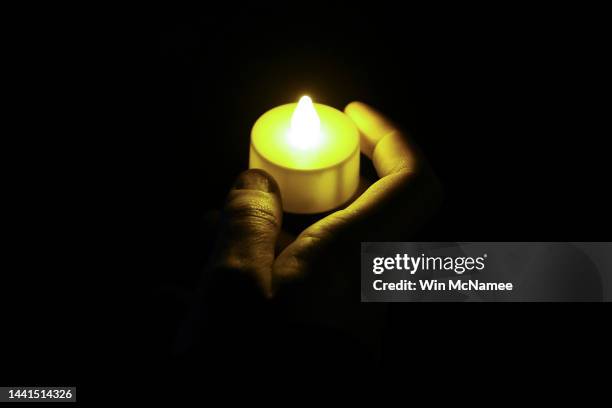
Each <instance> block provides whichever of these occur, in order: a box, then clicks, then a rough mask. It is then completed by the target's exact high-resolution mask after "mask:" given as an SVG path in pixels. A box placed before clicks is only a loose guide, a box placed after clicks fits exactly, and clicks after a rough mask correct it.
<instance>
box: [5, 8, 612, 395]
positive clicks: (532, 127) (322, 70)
mask: <svg viewBox="0 0 612 408" xmlns="http://www.w3.org/2000/svg"><path fill="white" fill-rule="evenodd" d="M353 9H354V8H353ZM353 9H352V10H351V12H349V10H338V9H332V8H331V7H330V6H327V7H324V8H321V7H320V6H313V9H312V10H310V9H287V10H286V12H284V13H278V12H273V11H271V10H268V9H254V8H251V9H242V8H237V9H236V10H233V11H232V12H225V13H220V12H211V11H204V10H198V11H194V10H178V11H177V10H174V9H172V10H170V9H166V8H163V7H157V8H154V9H143V10H140V11H139V12H138V13H136V15H135V16H134V17H130V18H129V19H128V21H127V23H128V25H129V31H130V36H129V40H128V39H127V38H128V37H125V39H124V38H122V39H121V40H119V42H122V43H123V44H122V45H123V47H122V48H121V53H120V55H117V56H115V57H114V58H115V59H114V60H112V64H113V69H114V71H115V72H118V73H119V76H120V82H118V84H119V85H118V86H116V88H112V89H113V94H112V95H110V96H109V97H108V99H104V100H103V101H102V104H101V105H102V106H101V107H100V108H93V105H92V108H93V109H100V111H101V112H102V116H103V118H102V119H99V122H93V123H92V122H89V123H88V124H87V125H85V126H84V127H82V128H81V130H82V131H84V133H87V134H94V133H95V132H97V131H98V130H99V128H104V129H105V132H106V134H107V135H108V139H106V137H103V136H100V137H99V138H95V139H94V145H95V146H92V147H91V149H89V148H88V149H87V150H86V152H87V153H83V152H84V151H85V149H82V148H79V150H78V154H72V152H70V151H66V150H64V149H62V148H60V150H62V154H63V155H62V156H61V157H65V158H75V156H76V158H77V160H78V162H79V163H80V162H82V161H88V160H89V158H90V152H92V151H94V152H95V151H98V149H99V148H100V150H101V145H107V146H106V147H110V148H109V150H110V152H109V153H108V156H107V154H106V152H105V153H104V158H103V159H102V160H101V163H103V165H102V167H101V169H102V171H100V168H98V173H101V174H98V175H101V176H102V181H101V183H102V184H104V185H105V187H109V186H108V184H111V186H110V189H109V193H108V194H109V195H108V196H106V195H105V194H101V193H99V192H98V194H94V195H93V197H92V201H95V202H96V203H95V204H103V205H102V207H103V208H100V209H95V210H94V209H91V210H87V211H85V212H84V213H81V212H78V213H77V211H76V210H74V208H75V207H78V206H79V204H78V203H80V202H81V201H79V200H83V199H82V196H81V195H80V191H81V190H80V188H81V187H83V188H85V187H88V186H93V185H94V182H93V181H92V180H91V179H89V178H88V176H83V175H79V178H78V180H75V181H74V183H73V184H70V185H66V186H64V184H61V186H62V188H58V187H57V184H53V187H50V185H52V183H56V181H57V178H53V177H51V176H48V175H47V176H46V177H48V178H49V179H48V180H47V178H45V177H43V181H41V182H40V183H41V186H42V185H43V184H44V186H45V187H44V188H43V187H40V189H41V191H44V192H45V193H47V194H43V196H45V197H52V198H53V199H54V200H57V201H58V202H56V201H53V203H54V204H52V207H51V209H49V207H46V209H47V210H46V211H45V212H44V214H43V215H41V214H40V213H36V208H37V207H36V206H34V208H33V209H29V208H28V211H30V213H35V214H37V215H36V216H31V219H32V220H34V221H32V222H31V223H30V224H28V225H29V227H30V228H29V229H28V231H25V232H24V230H21V231H20V234H22V235H23V236H24V237H25V239H27V242H28V245H29V248H44V250H43V251H39V252H38V253H39V254H40V258H38V260H37V261H36V262H35V265H31V267H32V268H34V269H36V270H37V272H30V273H29V275H28V277H32V278H33V279H28V278H24V279H18V280H19V283H24V281H27V282H28V283H29V285H30V286H28V289H27V290H26V289H25V287H22V288H20V289H21V290H19V289H11V292H12V293H11V295H12V296H6V297H4V299H7V310H10V312H8V313H9V314H11V315H12V316H13V319H14V322H15V323H14V324H16V325H17V326H16V327H17V328H18V330H15V332H19V330H21V332H22V333H24V334H23V335H18V334H17V335H10V336H7V337H8V339H9V344H10V346H9V347H10V350H13V351H14V355H13V357H16V358H15V360H16V361H15V362H14V364H12V365H11V367H12V370H13V372H14V373H20V374H19V375H18V376H17V377H15V376H13V378H17V379H18V380H17V381H16V382H15V381H12V382H11V383H23V382H24V381H25V382H27V379H31V378H35V379H42V380H40V381H39V380H36V381H35V382H38V383H40V384H42V383H43V380H44V381H51V382H53V383H57V382H60V383H65V384H77V385H79V386H82V387H83V389H85V390H86V392H93V390H95V389H96V387H98V385H97V384H99V380H100V378H101V377H103V378H106V379H108V378H118V377H123V376H130V375H131V374H132V373H134V375H135V379H138V376H139V375H142V374H143V369H144V368H147V369H150V368H151V367H153V368H154V370H153V371H152V372H153V373H158V372H160V373H163V374H161V375H162V377H163V376H164V375H167V374H168V372H167V371H165V369H164V367H166V364H167V363H168V361H170V357H169V356H170V345H171V344H172V341H173V336H174V330H175V328H176V327H177V325H178V323H177V322H178V321H179V319H180V316H181V315H182V313H183V312H184V303H181V302H180V301H178V302H177V293H178V294H179V296H178V298H179V299H180V294H181V293H184V292H185V291H188V290H189V288H190V285H192V283H193V282H194V281H195V279H196V278H197V276H198V275H199V273H200V271H201V268H202V266H203V264H204V262H205V260H206V255H207V249H208V245H209V243H210V239H211V235H212V231H210V230H206V229H202V225H203V223H202V220H203V217H204V216H205V214H206V213H207V211H209V210H211V209H218V208H220V206H221V204H222V202H223V200H224V197H225V194H226V192H227V190H228V188H229V187H230V185H231V183H232V181H233V179H234V178H235V177H236V176H237V175H238V174H239V173H240V172H241V171H242V170H244V169H246V167H247V161H248V144H249V133H250V128H251V126H252V124H253V123H254V121H255V120H256V119H257V118H258V117H259V116H260V115H261V114H262V113H264V112H265V111H266V110H268V109H270V108H272V107H274V106H277V105H280V104H283V103H288V102H293V101H296V100H297V99H298V98H299V96H301V95H302V94H305V93H307V94H309V95H310V96H312V97H313V99H314V100H315V101H317V102H321V103H325V104H328V105H331V106H334V107H336V108H338V109H342V108H343V107H344V106H345V105H346V104H347V103H349V102H350V101H353V100H361V101H364V102H367V103H369V104H371V105H373V106H374V107H376V108H378V109H379V110H380V111H382V112H384V113H386V114H387V115H388V116H389V117H391V118H392V119H393V120H395V121H396V122H397V123H398V124H400V125H401V126H402V127H403V128H404V129H405V130H406V131H408V132H410V133H411V134H412V135H413V137H414V138H415V140H416V141H417V143H418V144H419V145H420V147H421V148H422V149H423V151H424V152H425V154H426V156H427V157H428V159H429V161H430V162H431V164H432V166H433V168H434V170H435V171H436V173H437V174H438V176H439V178H440V179H441V181H442V183H443V186H444V190H445V202H444V204H443V207H442V209H441V210H440V211H439V213H438V214H437V215H436V216H435V217H434V218H433V219H432V220H431V222H430V223H429V224H428V225H427V226H426V227H425V228H424V229H423V230H421V231H420V232H419V233H418V234H417V235H416V236H414V237H413V239H414V240H415V241H419V240H421V241H425V240H429V241H599V240H601V241H603V240H609V231H610V229H609V208H611V207H612V206H611V203H610V198H609V194H608V192H607V190H609V187H608V184H609V175H610V169H609V149H608V147H607V146H608V143H607V139H609V131H608V129H609V124H608V123H605V122H604V121H602V116H603V113H604V109H606V107H607V105H606V104H604V103H602V102H601V97H602V96H606V95H605V94H604V90H603V82H602V80H601V78H602V77H601V74H602V73H603V72H604V71H605V69H604V66H603V63H604V59H605V53H604V52H603V45H602V43H601V42H602V38H604V36H603V26H602V24H601V22H600V21H598V20H597V18H596V13H592V12H577V11H576V10H570V9H567V10H562V9H545V10H536V9H535V8H533V7H529V8H526V9H520V10H519V9H499V10H493V9H486V8H480V7H479V8H473V9H471V8H468V7H466V6H464V7H462V8H461V9H460V10H457V9H451V8H442V7H440V8H439V9H435V10H422V9H418V10H417V9H416V8H415V9H412V8H410V9H408V8H404V9H378V10H372V9H365V10H360V11H359V10H357V11H355V10H353ZM352 11H355V12H352ZM106 30H107V31H105V33H107V32H110V31H112V29H111V28H109V27H107V28H106ZM99 78H100V76H98V75H91V76H89V77H88V78H86V79H85V82H81V83H86V84H87V83H93V82H96V81H98V80H99ZM98 85H99V84H98ZM113 116H118V117H121V118H122V119H125V118H126V117H127V118H128V119H129V125H128V124H127V123H125V124H124V123H121V124H117V125H114V124H113V125H112V126H108V128H109V129H112V130H111V131H109V130H107V124H106V120H105V119H104V118H106V119H109V117H113ZM109 144H110V146H108V145H109ZM61 146H62V147H63V146H64V145H63V144H62V145H61ZM41 155H42V154H41ZM115 157H117V158H115ZM121 159H125V160H122V161H125V162H126V163H127V165H126V171H125V172H124V171H123V169H122V170H120V171H117V170H118V169H117V168H116V161H117V162H118V161H120V160H121ZM53 162H55V161H53ZM44 163H45V164H51V162H50V161H49V159H47V161H45V162H44ZM63 163H65V162H63ZM64 166H67V165H65V164H64V165H63V166H62V171H61V175H64V174H65V173H71V174H72V173H74V172H76V171H73V170H70V169H72V167H70V166H67V167H69V170H65V169H64ZM45 168H47V167H46V166H45ZM106 173H108V177H109V179H108V180H107V179H106ZM117 173H120V174H117ZM54 174H55V173H54ZM110 178H112V180H113V181H110ZM115 179H118V182H117V183H116V185H114V183H115V181H114V180H115ZM97 186H98V184H95V188H97ZM77 187H78V188H77ZM105 191H106V190H105ZM112 194H115V195H112ZM62 197H63V198H62ZM75 197H76V198H75ZM109 197H111V198H109ZM63 200H67V201H68V202H69V203H71V205H68V206H67V205H64V201H63ZM47 202H49V201H47ZM75 203H76V204H75ZM111 208H112V210H118V212H119V213H121V215H122V216H123V217H121V218H117V219H116V220H115V221H116V224H115V223H113V224H110V225H112V230H111V231H108V230H104V232H102V230H103V229H102V228H100V229H99V228H98V224H97V223H98V222H99V221H100V218H103V217H106V216H108V214H107V213H108V212H109V210H110V209H111ZM56 209H58V210H59V209H61V211H52V210H56ZM100 214H102V215H100ZM37 217H38V218H37ZM50 218H52V219H53V222H50V223H49V224H47V223H45V224H38V222H39V220H40V219H43V220H44V221H45V222H49V221H48V220H49V219H50ZM75 218H76V219H75ZM92 219H94V220H95V221H92ZM63 220H66V221H65V222H64V221H63ZM50 227H51V228H50ZM58 227H64V229H63V230H62V233H63V234H67V235H70V239H69V240H68V241H65V242H66V244H64V241H61V242H58V241H57V240H56V235H55V234H54V233H51V232H50V231H54V229H53V228H58ZM66 229H68V231H66ZM91 229H93V230H94V234H93V235H95V236H96V237H95V238H91V239H90V238H89V237H90V236H91V235H92V234H91V231H89V230H91ZM22 235H19V236H20V237H21V236H22ZM41 237H42V239H43V240H44V244H43V245H42V246H37V245H40V243H38V244H36V243H35V244H34V245H32V243H33V242H35V241H36V240H37V239H41ZM74 242H78V243H79V244H80V245H82V246H85V247H86V249H92V248H95V249H96V250H97V252H96V253H95V254H90V253H89V252H87V251H84V250H81V246H79V247H78V248H79V250H78V251H76V252H78V256H77V255H75V256H74V257H72V258H71V260H72V261H71V262H69V264H70V265H68V264H67V263H63V262H62V259H65V257H64V256H63V255H62V254H66V253H70V254H74V253H75V250H74V249H72V250H69V249H68V247H67V246H70V245H72V244H73V243H74ZM60 247H61V248H60ZM70 248H77V246H74V247H70ZM60 249H62V250H60ZM30 252H32V251H30V250H28V251H25V252H24V253H23V255H22V256H21V259H23V260H24V263H22V264H21V265H22V268H23V269H24V270H27V269H28V266H27V265H28V264H27V259H32V258H31V256H32V255H31V253H30ZM34 252H36V251H34ZM115 253H120V254H121V256H122V257H123V256H124V255H127V256H128V257H129V261H128V260H127V257H126V259H125V260H124V259H123V258H122V260H121V261H114V260H111V261H110V262H109V260H108V258H110V257H111V256H112V255H113V254H115ZM355 256H356V257H358V253H356V254H355ZM81 258H82V259H81ZM107 263H108V264H107ZM50 270H52V271H53V273H54V275H52V276H53V279H51V278H50V277H49V275H48V274H47V273H46V272H47V271H50ZM83 275H86V279H82V278H83ZM92 276H93V279H92ZM84 280H86V281H87V282H86V283H84V282H83V281H84ZM5 287H6V288H9V286H8V284H7V285H6V286H5ZM32 288H34V289H32ZM102 288H103V289H102ZM127 288H129V289H127ZM9 289H10V288H9ZM126 289H127V290H126ZM94 291H95V292H96V294H97V293H98V292H103V293H102V295H101V296H100V299H102V301H101V302H100V301H98V299H97V298H96V300H95V301H93V302H92V299H90V295H91V293H93V292H94ZM126 292H127V293H126ZM151 292H152V293H153V296H149V295H150V294H151ZM119 294H121V297H123V295H126V297H127V300H128V301H127V302H126V305H129V306H126V307H125V308H124V307H123V303H121V306H119V303H118V302H119V301H118V299H117V298H118V295H119ZM13 299H17V300H13ZM90 303H95V305H94V309H95V310H96V312H95V316H99V318H100V321H104V322H105V324H104V325H103V326H102V324H101V323H100V322H99V320H98V317H96V318H94V317H93V316H94V315H93V314H90V313H88V312H87V313H85V312H84V311H83V309H84V308H85V306H84V305H89V304H90ZM457 311H459V313H460V314H457V313H458V312H457ZM98 312H101V314H100V315H98ZM406 314H408V315H410V323H409V324H405V321H404V323H402V324H400V325H398V326H397V327H391V329H390V330H391V331H390V332H391V333H392V335H391V336H389V338H388V343H387V344H386V345H385V347H386V349H385V353H387V355H388V356H391V355H394V354H393V353H394V352H395V351H396V350H400V349H405V348H406V347H410V349H411V350H420V351H423V355H429V356H430V357H431V358H430V360H429V361H428V362H425V361H420V360H419V361H415V360H414V358H413V357H410V358H409V357H407V356H405V355H404V356H402V355H401V354H400V353H398V354H397V358H398V360H397V362H398V364H399V365H400V366H401V365H402V364H404V365H407V364H410V365H411V366H412V365H416V367H417V369H423V370H429V369H432V366H431V365H432V360H431V359H433V361H434V363H433V364H434V365H435V366H439V365H440V364H446V363H448V361H445V360H444V359H441V358H436V357H434V356H433V355H432V354H428V353H433V352H435V351H440V350H447V349H448V348H449V347H454V346H456V345H457V344H458V343H460V344H461V345H462V346H463V347H464V348H465V349H467V350H482V348H483V347H485V346H493V347H494V348H495V349H496V350H503V352H504V353H507V354H508V355H509V357H508V359H506V360H505V361H506V363H505V364H510V365H513V366H514V368H521V367H524V366H525V364H533V363H534V361H535V362H537V364H538V365H540V366H542V367H548V368H554V367H556V366H558V365H559V364H561V361H563V364H564V365H565V364H566V363H567V362H568V361H571V362H580V363H583V362H589V361H593V360H594V359H598V358H599V354H597V352H596V351H595V350H596V348H595V347H593V346H595V345H602V344H604V342H605V341H606V339H609V337H607V336H606V335H605V334H604V329H603V324H602V316H604V310H603V309H602V308H597V307H593V306H588V305H583V306H581V307H576V306H570V305H491V304H486V305H462V306H458V305H431V304H425V305H413V304H401V305H393V310H392V312H391V315H392V316H402V315H406ZM32 316H36V317H38V318H39V321H41V322H44V323H43V324H42V326H40V327H37V328H33V327H31V326H30V325H29V323H28V321H29V320H27V319H28V318H30V317H32ZM45 316H47V317H45ZM50 316H54V317H59V316H61V317H63V318H72V319H73V320H74V321H75V322H76V323H75V324H74V325H72V326H71V328H69V329H68V328H67V329H65V330H60V329H57V326H56V324H55V323H54V322H56V320H54V319H51V318H50ZM24 319H25V320H24ZM391 321H393V319H391ZM396 321H402V320H401V319H400V320H396ZM106 323H108V324H106ZM391 325H392V324H391ZM91 326H93V329H94V330H93V332H92V333H91V335H90V327H91ZM102 327H104V328H103V329H102ZM26 333H27V335H26ZM85 338H86V339H85ZM576 339H579V340H581V341H582V342H583V343H580V344H581V345H580V350H581V353H582V354H581V356H580V357H577V356H576V355H574V354H571V353H570V354H571V355H568V351H567V350H568V349H567V347H569V344H570V343H571V344H572V345H573V346H572V347H576V344H577V343H576V342H575V340H576ZM583 344H584V345H587V344H588V348H587V347H586V346H584V347H583ZM407 345H408V346H407ZM465 349H464V350H465ZM525 349H528V350H530V351H533V352H535V355H536V356H537V357H535V359H534V358H533V357H532V355H531V354H529V355H528V354H526V353H525V352H524V350H525ZM32 350H36V352H34V354H31V353H32ZM561 350H565V351H563V352H562V351H561ZM25 351H29V352H30V357H24V361H21V362H20V361H19V357H18V356H19V354H20V353H21V354H24V352H25ZM143 354H144V356H143ZM106 356H109V357H111V359H108V360H106V359H105V357H106ZM141 357H142V358H141ZM355 358H359V356H358V355H356V356H355ZM508 361H512V363H509V362H508ZM11 362H13V361H12V359H11ZM387 362H388V360H387ZM464 363H465V361H463V363H461V364H464ZM490 363H491V361H480V360H478V359H476V360H472V361H471V362H470V364H471V365H475V366H480V367H485V366H486V365H487V364H490ZM17 367H19V368H17ZM125 367H129V369H127V368H125ZM458 367H462V366H459V365H455V366H454V368H455V369H457V368H458ZM323 369H324V367H323ZM106 370H108V371H106ZM103 372H104V373H106V372H108V373H110V377H108V376H107V375H106V374H102V373H103ZM58 376H59V378H60V380H56V379H57V378H58ZM30 382H31V381H30ZM49 385H52V384H51V383H49Z"/></svg>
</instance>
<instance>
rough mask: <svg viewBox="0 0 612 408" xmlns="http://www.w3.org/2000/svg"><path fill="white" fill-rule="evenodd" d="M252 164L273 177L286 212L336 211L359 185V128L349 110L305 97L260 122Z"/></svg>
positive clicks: (254, 134) (253, 138) (255, 132)
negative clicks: (344, 111)
mask: <svg viewBox="0 0 612 408" xmlns="http://www.w3.org/2000/svg"><path fill="white" fill-rule="evenodd" d="M249 168H252V169H263V170H265V171H267V172H268V173H269V174H270V175H272V177H274V179H275V180H276V182H277V183H278V185H279V187H280V191H281V197H282V201H283V209H284V210H285V211H286V212H290V213H297V214H313V213H319V212H324V211H329V210H333V209H334V208H337V207H339V206H341V205H342V204H344V203H346V202H347V201H348V200H350V199H351V197H352V196H353V195H354V194H355V192H356V191H357V187H358V185H359V131H358V130H357V128H356V127H355V125H354V124H353V122H352V121H351V120H350V119H349V117H348V116H346V115H345V114H344V113H342V112H340V111H339V110H337V109H334V108H332V107H330V106H326V105H321V104H318V103H312V100H311V99H310V98H309V97H308V96H303V97H302V98H301V99H300V101H299V102H298V103H291V104H287V105H282V106H278V107H276V108H274V109H271V110H269V111H268V112H266V113H264V114H263V115H262V116H261V117H260V118H259V119H258V120H257V122H255V125H254V126H253V130H252V131H251V151H250V155H249Z"/></svg>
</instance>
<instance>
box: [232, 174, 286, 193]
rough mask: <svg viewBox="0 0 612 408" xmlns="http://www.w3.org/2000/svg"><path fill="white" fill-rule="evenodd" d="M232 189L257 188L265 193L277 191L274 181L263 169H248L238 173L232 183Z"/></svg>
mask: <svg viewBox="0 0 612 408" xmlns="http://www.w3.org/2000/svg"><path fill="white" fill-rule="evenodd" d="M234 190H257V191H264V192H267V193H274V192H277V191H278V186H277V184H276V181H274V179H273V178H272V176H270V175H269V174H268V173H266V172H265V171H263V170H260V169H249V170H247V171H244V172H242V173H240V175H239V176H238V178H237V179H236V182H235V183H234Z"/></svg>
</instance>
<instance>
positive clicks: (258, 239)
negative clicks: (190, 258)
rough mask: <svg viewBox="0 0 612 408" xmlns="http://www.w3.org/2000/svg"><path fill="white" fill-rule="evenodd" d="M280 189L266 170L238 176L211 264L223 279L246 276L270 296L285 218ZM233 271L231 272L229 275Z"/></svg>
mask: <svg viewBox="0 0 612 408" xmlns="http://www.w3.org/2000/svg"><path fill="white" fill-rule="evenodd" d="M282 213H283V212H282V206H281V198H280V190H279V188H278V185H277V184H276V181H274V179H273V178H272V176H270V175H269V174H268V173H266V172H265V171H263V170H256V169H251V170H247V171H245V172H243V173H242V174H240V176H238V179H237V180H236V182H235V183H234V186H233V187H232V189H231V190H230V192H229V194H228V197H227V200H226V203H225V207H224V209H223V212H222V215H221V220H220V221H221V225H220V234H219V237H218V240H217V242H216V246H215V252H214V255H213V262H212V268H213V270H214V271H215V273H216V274H220V275H225V276H218V278H221V279H223V280H226V279H229V281H234V280H236V279H247V280H249V281H251V282H254V283H255V284H256V285H257V286H258V287H259V289H260V290H261V291H262V293H263V294H264V295H265V296H266V297H270V296H271V282H272V263H273V262H274V248H275V244H276V240H277V237H278V234H279V231H280V226H281V222H282ZM227 275H231V276H227Z"/></svg>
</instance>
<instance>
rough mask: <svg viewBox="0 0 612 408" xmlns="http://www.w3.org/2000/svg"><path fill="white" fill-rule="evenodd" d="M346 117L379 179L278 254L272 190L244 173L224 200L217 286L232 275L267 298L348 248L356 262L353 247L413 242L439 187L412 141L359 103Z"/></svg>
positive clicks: (261, 177)
mask: <svg viewBox="0 0 612 408" xmlns="http://www.w3.org/2000/svg"><path fill="white" fill-rule="evenodd" d="M345 113H346V114H347V115H348V116H349V117H350V118H351V119H352V120H353V122H354V123H355V124H356V126H357V128H358V129H359V132H360V138H361V140H360V145H361V151H362V153H363V154H364V155H365V156H367V157H368V158H370V159H371V160H372V162H373V165H374V168H375V169H376V172H377V174H378V177H379V179H378V180H377V181H376V182H374V183H373V184H371V185H370V186H369V187H368V188H367V189H365V191H364V192H363V193H362V194H361V195H360V196H359V197H357V198H356V199H355V200H354V201H353V202H352V203H350V204H349V205H348V206H346V207H345V208H342V209H340V210H338V211H335V212H333V213H331V214H329V215H327V216H325V217H324V218H322V219H320V220H319V221H317V222H315V223H314V224H312V225H310V226H309V227H307V228H306V229H305V230H304V231H303V232H301V233H300V234H299V235H298V236H297V238H295V240H293V241H292V242H290V243H289V244H288V245H287V246H286V247H284V248H283V246H284V244H281V243H280V241H283V240H281V239H279V237H282V238H284V240H286V234H283V233H282V232H281V226H282V216H283V212H282V207H281V200H280V194H279V189H278V186H277V184H276V182H275V181H274V180H273V179H272V177H271V176H269V175H268V174H267V173H265V172H264V171H262V170H248V171H245V172H244V173H242V174H241V175H240V176H239V177H238V180H237V182H236V184H235V185H234V187H233V188H232V190H231V191H230V193H229V195H228V198H227V201H226V205H225V208H224V211H223V215H222V219H221V234H220V236H219V239H218V241H217V247H216V250H215V253H214V255H213V262H212V265H211V270H212V271H213V274H217V275H218V274H223V275H224V276H223V277H220V278H221V279H222V280H224V279H226V278H230V276H231V275H232V274H233V275H235V276H233V277H231V279H232V281H234V279H235V278H236V277H240V278H241V279H244V280H246V281H248V282H251V283H254V284H255V286H256V287H257V288H258V292H259V293H260V294H262V295H263V296H264V297H265V298H268V299H270V298H273V297H276V296H277V295H278V294H279V293H282V292H283V291H284V290H285V289H286V288H295V287H296V286H297V287H299V286H300V285H301V284H300V282H303V281H304V280H305V278H307V277H309V276H310V275H311V274H312V272H313V271H314V269H320V268H318V267H315V266H316V265H320V262H321V260H322V259H324V258H325V257H326V256H331V257H337V256H339V255H342V253H343V252H344V253H345V252H346V250H347V249H348V250H349V251H351V250H350V248H353V250H352V252H351V255H352V256H353V257H354V258H358V256H357V253H358V251H359V249H358V248H359V246H358V245H359V244H358V243H359V242H364V241H377V240H379V241H392V240H398V239H402V238H405V237H409V236H411V235H412V234H413V233H414V232H415V231H416V230H417V228H418V227H419V226H420V225H422V224H423V222H424V221H425V220H426V219H427V218H428V216H429V215H430V214H431V213H432V211H433V210H435V209H436V207H437V206H438V205H439V203H440V201H441V188H440V185H439V183H438V181H437V179H436V177H435V175H434V174H433V172H432V170H431V168H430V167H429V165H428V164H427V163H426V161H425V159H424V157H423V156H422V154H421V153H420V152H419V150H418V149H417V147H416V146H415V145H414V143H413V142H412V141H411V140H410V138H409V137H408V136H407V135H406V134H405V133H403V132H401V131H400V130H398V129H397V127H395V126H394V125H393V124H392V123H391V121H389V120H388V119H387V118H385V117H384V116H383V115H382V114H380V113H378V112H377V111H375V110H374V109H373V108H371V107H369V106H368V105H366V104H364V103H361V102H352V103H350V104H349V105H348V106H347V107H346V108H345ZM353 244H356V245H357V246H355V245H353ZM350 273H351V274H352V275H353V278H354V275H357V276H358V273H357V274H356V273H355V272H354V271H351V272H350ZM228 274H229V275H230V276H227V275H228ZM215 281H217V279H215ZM296 284H297V285H296Z"/></svg>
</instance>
